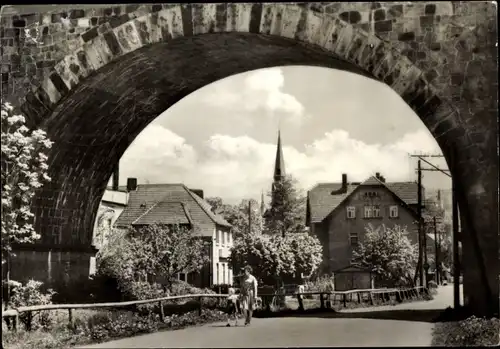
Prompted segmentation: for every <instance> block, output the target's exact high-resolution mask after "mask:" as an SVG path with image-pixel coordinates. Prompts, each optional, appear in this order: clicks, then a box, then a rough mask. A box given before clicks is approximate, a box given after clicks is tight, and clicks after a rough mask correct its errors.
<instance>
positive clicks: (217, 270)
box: [216, 263, 219, 285]
mask: <svg viewBox="0 0 500 349" xmlns="http://www.w3.org/2000/svg"><path fill="white" fill-rule="evenodd" d="M216 280H217V285H218V284H219V263H217V279H216Z"/></svg>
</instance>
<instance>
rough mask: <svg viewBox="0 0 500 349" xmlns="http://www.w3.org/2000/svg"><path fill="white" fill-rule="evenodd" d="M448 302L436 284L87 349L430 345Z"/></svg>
mask: <svg viewBox="0 0 500 349" xmlns="http://www.w3.org/2000/svg"><path fill="white" fill-rule="evenodd" d="M452 305H453V287H452V286H451V285H449V286H442V287H440V289H439V292H438V294H437V295H436V296H435V298H434V299H433V300H432V301H428V302H414V303H407V304H398V305H395V306H382V307H373V308H364V309H350V310H344V311H342V312H340V313H326V314H314V315H313V314H311V315H302V316H296V317H294V316H289V317H283V318H263V319H253V320H252V324H251V326H249V327H243V326H242V327H231V328H227V327H225V324H223V323H217V324H209V325H205V326H201V327H192V328H187V329H182V330H177V331H165V332H158V333H153V334H147V335H142V336H137V337H133V338H125V339H120V340H115V341H112V342H106V343H102V344H97V345H92V346H87V347H85V348H179V347H191V348H217V347H218V348H229V347H231V348H245V347H253V348H255V347H296V346H299V347H311V346H316V347H317V346H369V347H378V346H380V347H383V346H431V339H432V338H431V333H432V328H433V323H432V322H431V321H432V319H433V318H434V317H435V316H436V315H437V313H438V312H439V311H440V310H443V309H445V308H446V307H448V306H452ZM82 348H84V347H82Z"/></svg>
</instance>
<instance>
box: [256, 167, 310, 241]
mask: <svg viewBox="0 0 500 349" xmlns="http://www.w3.org/2000/svg"><path fill="white" fill-rule="evenodd" d="M268 195H269V196H270V197H271V204H270V207H269V209H268V210H267V211H266V213H265V215H264V219H265V224H264V226H265V228H264V230H265V231H266V232H267V233H270V234H280V235H281V236H285V235H286V234H288V233H298V232H303V231H304V229H305V209H306V198H305V197H304V195H302V193H300V192H299V191H298V190H297V181H296V180H295V179H293V178H292V177H291V176H287V177H285V178H284V179H283V180H281V181H278V182H275V183H274V188H273V190H271V191H270V192H269V194H268Z"/></svg>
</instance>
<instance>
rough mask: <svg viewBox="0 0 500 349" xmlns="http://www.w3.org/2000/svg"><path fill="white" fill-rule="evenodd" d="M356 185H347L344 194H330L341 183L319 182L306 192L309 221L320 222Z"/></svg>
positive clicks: (340, 186) (340, 185)
mask: <svg viewBox="0 0 500 349" xmlns="http://www.w3.org/2000/svg"><path fill="white" fill-rule="evenodd" d="M356 187H357V186H353V185H348V187H347V192H346V193H344V194H336V195H332V192H334V191H337V190H340V189H341V188H342V183H319V184H317V185H316V186H315V187H314V188H313V189H311V190H310V191H309V193H308V200H309V208H310V211H309V212H310V214H311V217H310V219H311V222H321V221H322V220H323V219H325V217H326V216H328V214H329V213H330V212H332V211H333V210H334V209H335V208H336V207H337V206H338V205H340V203H341V202H342V201H344V199H345V198H347V197H348V196H349V195H351V193H352V192H353V190H354V189H356Z"/></svg>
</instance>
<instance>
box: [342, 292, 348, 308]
mask: <svg viewBox="0 0 500 349" xmlns="http://www.w3.org/2000/svg"><path fill="white" fill-rule="evenodd" d="M343 298H344V299H343V301H344V308H345V307H347V294H345V293H344V297H343Z"/></svg>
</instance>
